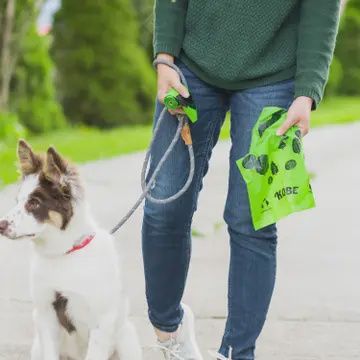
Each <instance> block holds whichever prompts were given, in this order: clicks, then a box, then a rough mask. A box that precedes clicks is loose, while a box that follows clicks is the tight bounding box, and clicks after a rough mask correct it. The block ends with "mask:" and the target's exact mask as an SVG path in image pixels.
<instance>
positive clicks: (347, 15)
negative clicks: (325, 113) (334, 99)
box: [335, 0, 360, 95]
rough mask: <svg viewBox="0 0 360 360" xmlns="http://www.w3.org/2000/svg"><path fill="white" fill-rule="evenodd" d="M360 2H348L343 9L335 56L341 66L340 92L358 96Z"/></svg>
mask: <svg viewBox="0 0 360 360" xmlns="http://www.w3.org/2000/svg"><path fill="white" fill-rule="evenodd" d="M359 39H360V0H348V1H347V5H346V8H345V9H344V13H343V17H342V21H341V24H340V31H339V36H338V43H337V48H336V52H335V55H336V57H337V58H338V59H339V61H340V62H341V65H342V71H343V76H342V81H341V83H340V85H339V86H340V90H339V91H340V92H341V93H343V94H347V95H358V94H360V41H359Z"/></svg>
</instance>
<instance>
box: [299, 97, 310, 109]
mask: <svg viewBox="0 0 360 360" xmlns="http://www.w3.org/2000/svg"><path fill="white" fill-rule="evenodd" d="M296 100H298V101H301V102H302V103H304V104H306V105H308V106H309V107H310V108H312V106H313V103H314V99H312V98H311V97H309V96H298V97H297V98H296Z"/></svg>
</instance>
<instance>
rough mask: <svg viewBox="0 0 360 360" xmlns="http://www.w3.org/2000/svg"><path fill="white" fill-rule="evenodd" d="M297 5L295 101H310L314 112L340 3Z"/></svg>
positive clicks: (321, 91) (325, 74) (307, 0)
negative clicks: (298, 6)
mask: <svg viewBox="0 0 360 360" xmlns="http://www.w3.org/2000/svg"><path fill="white" fill-rule="evenodd" d="M300 4H301V5H300V7H301V9H300V25H299V34H298V49H297V71H296V77H295V97H299V96H308V97H310V98H312V99H313V100H314V105H313V108H314V109H315V108H316V107H317V106H318V104H319V103H320V101H321V99H322V97H323V94H324V88H325V85H326V82H327V79H328V76H329V67H330V63H331V60H332V57H333V53H334V48H335V40H336V34H337V31H338V24H339V14H340V0H317V1H314V0H302V1H301V2H300Z"/></svg>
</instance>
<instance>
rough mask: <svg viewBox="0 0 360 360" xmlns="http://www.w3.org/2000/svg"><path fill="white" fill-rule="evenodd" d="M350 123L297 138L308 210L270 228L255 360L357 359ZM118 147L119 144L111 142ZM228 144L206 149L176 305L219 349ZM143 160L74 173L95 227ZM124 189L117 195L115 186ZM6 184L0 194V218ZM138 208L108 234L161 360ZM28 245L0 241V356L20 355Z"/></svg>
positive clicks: (130, 188) (357, 145)
mask: <svg viewBox="0 0 360 360" xmlns="http://www.w3.org/2000/svg"><path fill="white" fill-rule="evenodd" d="M359 139H360V123H355V124H351V125H347V126H341V127H340V126H333V127H327V128H322V129H315V130H313V131H312V133H311V134H310V135H308V137H307V138H306V140H305V148H306V153H307V162H308V168H309V170H310V171H311V172H313V173H314V179H313V189H314V193H315V195H316V200H317V208H316V209H314V210H311V211H306V212H303V213H299V214H296V215H292V216H290V217H289V218H287V219H285V220H283V221H281V222H280V225H279V234H280V237H279V254H278V257H279V264H278V276H277V287H276V290H275V294H274V298H273V302H272V306H271V309H270V313H269V319H268V322H267V324H266V326H265V329H264V332H263V334H262V336H261V338H260V340H259V343H258V349H257V354H258V359H259V360H275V359H276V360H325V359H326V360H355V359H360V283H359V276H360V261H359V253H360V230H359V221H360V217H359V214H360V212H359V207H360V186H359V185H360V161H359V156H360V140H359ZM119 141H121V139H119ZM228 151H229V143H228V142H221V143H219V144H218V146H217V147H216V149H215V151H214V155H213V159H212V161H211V167H210V172H209V174H208V175H207V177H206V179H205V184H204V190H203V192H202V194H201V196H200V203H199V210H198V212H197V213H196V216H195V220H194V234H196V235H197V236H195V237H194V239H193V257H192V264H191V267H190V273H189V281H188V284H187V290H186V295H185V301H186V302H188V303H189V304H190V305H191V306H192V307H193V309H194V311H195V313H196V315H197V330H198V335H199V342H200V345H201V348H202V350H203V353H204V355H205V359H208V358H209V357H208V356H207V350H208V349H216V348H217V346H218V345H219V342H220V339H221V335H222V331H223V328H224V320H225V317H226V282H227V268H228V255H229V254H228V250H229V249H228V237H227V234H226V227H225V225H224V223H223V220H222V210H223V204H224V201H225V196H226V185H227V175H226V174H227V169H228V160H227V159H228ZM142 159H143V154H142V153H138V154H133V155H129V156H124V157H120V158H115V159H110V160H106V161H99V162H93V163H89V164H86V165H83V166H82V167H81V171H82V173H83V175H84V177H85V179H86V181H87V185H88V195H89V198H90V202H91V204H92V205H93V210H94V213H95V214H96V217H97V219H99V222H100V223H101V224H102V225H104V227H106V228H110V227H111V226H112V225H113V224H114V223H116V221H117V220H118V218H120V217H121V216H122V215H123V214H124V213H125V212H126V210H127V209H128V208H129V207H130V205H131V204H132V202H133V201H134V200H135V199H136V197H137V196H138V193H139V191H140V189H139V174H140V167H141V164H142ZM124 189H126V190H124ZM15 193H16V185H14V186H10V187H8V188H6V189H4V190H3V191H2V192H1V193H0V214H3V213H5V212H6V211H7V210H8V209H9V207H10V206H11V205H12V204H13V201H14V194H15ZM140 224H141V211H138V212H137V213H136V214H135V216H134V217H133V218H132V219H131V220H130V222H129V223H128V224H127V225H126V226H125V227H124V228H123V230H122V231H120V233H119V234H118V235H117V238H118V239H119V251H120V253H122V254H124V261H125V269H124V273H125V281H126V284H127V288H128V292H129V294H130V297H131V301H132V315H133V317H134V320H135V322H136V325H137V328H138V330H139V333H140V335H141V339H142V342H143V345H144V347H145V359H149V360H150V359H160V358H161V357H160V356H159V355H158V354H156V353H154V352H153V351H152V350H150V349H149V348H148V347H149V346H151V345H152V344H153V341H154V338H153V335H152V331H151V327H150V326H149V323H148V321H147V318H146V306H145V301H144V282H143V267H142V261H141V247H140V245H141V244H140ZM29 254H30V251H29V244H27V243H20V242H19V243H12V242H10V241H7V240H3V239H1V241H0V359H1V360H3V359H4V360H5V359H6V360H15V359H28V358H29V356H28V352H29V345H30V343H31V340H32V323H31V303H30V300H29V289H28V274H29V262H30V255H29Z"/></svg>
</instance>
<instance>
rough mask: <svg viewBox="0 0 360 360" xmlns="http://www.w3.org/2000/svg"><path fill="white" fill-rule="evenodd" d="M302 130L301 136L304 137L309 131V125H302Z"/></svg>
mask: <svg viewBox="0 0 360 360" xmlns="http://www.w3.org/2000/svg"><path fill="white" fill-rule="evenodd" d="M300 131H301V136H302V137H304V136H305V135H307V134H308V133H309V128H308V127H300Z"/></svg>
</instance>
